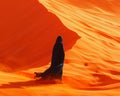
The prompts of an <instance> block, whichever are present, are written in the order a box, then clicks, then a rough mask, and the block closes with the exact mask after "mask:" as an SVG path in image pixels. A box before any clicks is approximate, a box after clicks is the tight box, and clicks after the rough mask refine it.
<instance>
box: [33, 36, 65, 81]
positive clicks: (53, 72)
mask: <svg viewBox="0 0 120 96" xmlns="http://www.w3.org/2000/svg"><path fill="white" fill-rule="evenodd" d="M64 57H65V53H64V48H63V43H62V37H61V36H58V37H57V39H56V43H55V45H54V47H53V51H52V60H51V66H50V67H49V68H48V69H47V70H45V71H44V72H43V73H37V72H35V77H42V79H47V78H51V79H60V80H62V71H63V64H64Z"/></svg>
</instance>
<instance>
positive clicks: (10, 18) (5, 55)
mask: <svg viewBox="0 0 120 96" xmlns="http://www.w3.org/2000/svg"><path fill="white" fill-rule="evenodd" d="M0 12H1V13H0V64H1V66H2V67H1V68H0V70H2V71H17V70H21V69H28V68H33V67H38V66H42V65H45V64H48V63H49V62H50V58H51V53H52V48H53V45H54V43H55V40H56V38H57V36H58V35H62V36H63V40H64V45H65V50H68V49H70V48H72V46H73V44H74V43H75V42H76V40H77V39H79V36H78V35H77V34H76V33H74V32H73V31H71V30H69V29H67V28H66V27H65V26H64V25H63V24H62V23H61V21H60V20H59V19H58V18H57V16H55V15H54V14H52V13H50V12H48V10H47V9H46V8H45V7H44V6H43V5H41V4H40V3H39V2H38V1H37V0H19V1H18V0H1V1H0ZM68 34H69V35H68ZM33 65H34V66H33Z"/></svg>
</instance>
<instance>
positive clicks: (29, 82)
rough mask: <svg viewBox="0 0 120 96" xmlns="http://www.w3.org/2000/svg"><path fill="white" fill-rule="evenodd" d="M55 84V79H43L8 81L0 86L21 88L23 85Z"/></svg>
mask: <svg viewBox="0 0 120 96" xmlns="http://www.w3.org/2000/svg"><path fill="white" fill-rule="evenodd" d="M53 84H57V82H56V81H54V80H52V81H44V80H31V81H26V82H9V84H2V85H1V86H0V88H23V87H34V86H48V85H53Z"/></svg>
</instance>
